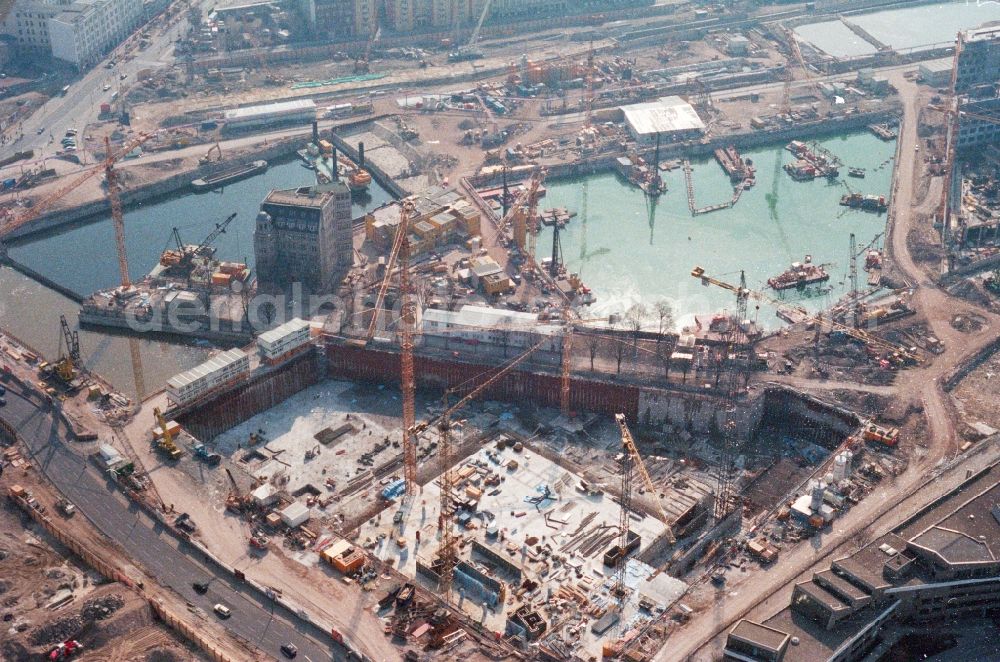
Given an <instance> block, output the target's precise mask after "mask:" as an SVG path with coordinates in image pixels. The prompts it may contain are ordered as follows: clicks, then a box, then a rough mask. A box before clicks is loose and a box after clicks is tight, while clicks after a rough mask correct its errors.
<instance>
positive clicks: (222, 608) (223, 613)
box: [212, 602, 233, 618]
mask: <svg viewBox="0 0 1000 662" xmlns="http://www.w3.org/2000/svg"><path fill="white" fill-rule="evenodd" d="M212 609H214V610H215V613H216V614H218V615H219V616H220V617H221V618H229V617H230V616H232V615H233V610H232V609H230V608H229V607H227V606H226V605H224V604H222V603H221V602H219V603H216V605H215V606H214V607H212Z"/></svg>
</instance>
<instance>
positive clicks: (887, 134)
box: [868, 124, 896, 142]
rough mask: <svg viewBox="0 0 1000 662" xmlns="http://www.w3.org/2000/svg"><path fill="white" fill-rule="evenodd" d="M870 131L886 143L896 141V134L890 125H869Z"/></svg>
mask: <svg viewBox="0 0 1000 662" xmlns="http://www.w3.org/2000/svg"><path fill="white" fill-rule="evenodd" d="M868 130H869V131H871V132H872V133H873V134H875V135H876V136H878V137H879V138H881V139H882V140H885V141H886V142H888V141H890V140H895V139H896V132H895V131H893V130H892V129H891V128H890V127H889V125H888V124H869V125H868Z"/></svg>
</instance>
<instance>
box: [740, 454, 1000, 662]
mask: <svg viewBox="0 0 1000 662" xmlns="http://www.w3.org/2000/svg"><path fill="white" fill-rule="evenodd" d="M997 441H998V439H997V437H993V438H992V439H989V440H986V441H984V442H982V443H997ZM997 613H1000V464H994V465H993V466H991V467H989V468H987V469H985V470H984V471H982V472H980V473H979V474H977V475H975V476H971V477H970V478H969V479H968V480H966V481H965V482H963V483H962V484H961V485H959V486H958V487H957V488H956V489H955V490H953V491H952V492H950V493H949V494H947V495H945V496H944V497H942V498H941V499H938V500H937V501H936V502H934V503H933V504H931V505H930V506H928V507H926V508H925V509H924V510H922V511H920V512H918V513H916V514H915V515H913V516H912V517H911V518H910V519H909V520H907V521H906V522H905V523H904V524H903V525H901V526H900V527H898V528H897V529H895V530H894V531H892V532H891V533H888V534H886V535H884V536H882V537H880V538H878V539H876V540H875V541H873V542H872V543H870V544H868V545H866V546H864V547H862V548H861V549H860V550H858V551H857V552H855V553H854V554H852V555H850V556H847V557H844V558H841V559H837V560H835V561H834V562H833V563H832V564H831V566H830V568H828V569H826V570H823V571H821V572H817V573H815V574H814V575H813V577H812V579H810V580H809V581H805V582H801V583H799V584H796V585H795V587H794V589H793V592H792V598H791V604H790V605H789V606H788V607H786V608H785V609H783V610H782V611H781V612H779V613H778V614H776V615H775V616H773V617H772V618H770V619H768V620H766V621H764V623H762V624H761V623H753V622H751V621H740V622H739V623H737V625H736V626H735V627H734V628H733V629H732V630H731V631H730V633H729V636H728V638H727V642H726V649H725V657H724V659H726V660H738V661H740V662H764V661H766V662H800V661H801V662H859V661H860V660H863V659H867V658H868V656H869V655H876V653H875V652H873V651H876V650H877V652H878V653H880V654H884V653H885V652H886V649H887V648H888V647H891V646H892V644H893V643H894V642H895V641H896V640H897V639H898V637H899V636H900V635H901V633H902V632H903V631H904V629H903V628H909V627H924V628H933V627H941V628H945V627H947V626H948V625H949V624H952V623H956V622H960V621H961V620H962V619H969V618H983V617H989V616H991V615H995V614H997ZM899 626H902V627H899ZM786 637H788V638H789V639H786ZM787 641H791V642H792V643H793V645H792V646H788V645H787Z"/></svg>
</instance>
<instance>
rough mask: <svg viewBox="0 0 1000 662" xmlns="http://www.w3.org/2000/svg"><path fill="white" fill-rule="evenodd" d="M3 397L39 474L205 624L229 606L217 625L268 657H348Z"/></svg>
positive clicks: (42, 418)
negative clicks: (209, 558) (287, 646)
mask: <svg viewBox="0 0 1000 662" xmlns="http://www.w3.org/2000/svg"><path fill="white" fill-rule="evenodd" d="M6 399H7V404H6V405H5V406H3V407H0V418H3V420H5V421H6V422H7V423H9V424H10V425H12V426H13V427H14V428H15V429H16V430H18V433H19V434H20V435H21V436H22V437H23V439H24V441H25V443H26V444H27V445H28V447H29V448H30V451H31V452H32V453H33V458H34V459H35V460H36V462H37V464H38V465H39V466H40V467H41V469H42V471H43V473H44V474H45V476H46V477H47V478H48V479H49V480H50V481H51V482H52V483H53V484H54V485H55V486H56V487H57V488H58V489H59V490H60V491H61V492H62V493H63V495H65V497H66V498H68V499H69V500H70V501H72V502H73V503H74V504H76V507H77V509H78V510H79V511H80V512H81V513H83V514H84V515H86V517H87V518H88V519H89V520H90V521H91V522H92V523H93V524H94V525H95V526H96V527H97V528H98V529H99V530H100V531H101V532H102V533H103V534H104V535H106V536H108V537H109V538H111V539H112V540H114V541H116V542H117V543H119V544H120V545H121V546H122V547H123V548H124V549H125V551H126V552H127V553H128V554H129V555H130V556H131V558H132V559H133V560H134V561H135V562H137V563H138V564H140V565H142V566H143V567H144V568H145V569H146V570H148V571H149V572H150V573H151V574H153V575H155V576H156V577H157V580H158V581H159V583H160V584H161V585H163V586H166V587H169V588H171V589H173V590H174V591H176V592H177V593H178V594H180V595H181V596H183V597H184V599H185V600H187V601H188V602H189V603H191V604H192V605H194V606H195V607H199V608H200V609H201V610H203V611H204V612H205V618H206V619H218V617H217V616H216V615H215V613H214V612H213V611H212V606H213V605H214V604H216V603H218V602H221V603H223V604H226V605H228V606H229V607H230V608H231V609H232V616H231V617H230V618H229V619H226V620H225V621H222V623H223V625H224V626H225V627H226V628H228V629H229V630H231V631H232V632H233V633H234V634H236V635H238V636H240V637H242V638H243V639H245V640H247V641H249V642H252V643H253V644H254V645H256V646H257V647H258V648H260V649H261V650H262V651H264V653H266V654H268V655H271V656H273V657H274V658H275V659H283V656H282V655H281V653H280V651H279V647H280V646H281V644H283V643H286V642H291V643H294V644H295V645H296V646H297V647H298V649H299V654H298V659H300V660H311V661H312V662H320V661H321V660H323V661H329V660H336V661H338V662H339V661H340V660H346V659H348V658H347V655H346V650H344V649H342V648H339V647H338V648H336V649H334V648H333V647H332V645H331V644H330V643H327V642H329V639H328V638H327V637H326V635H325V634H324V633H323V632H320V631H319V630H318V629H317V628H315V627H313V626H312V625H310V624H308V623H305V622H303V621H301V620H300V619H298V618H297V617H296V616H295V615H294V614H292V613H291V612H290V611H288V610H287V609H285V608H284V607H282V606H280V605H278V604H276V603H274V602H272V601H271V600H270V599H268V598H266V597H264V596H261V595H258V592H257V591H255V590H253V589H251V588H250V587H248V586H244V585H243V584H241V583H240V582H237V581H236V580H235V578H233V577H232V576H230V575H229V574H228V573H224V572H222V571H221V570H219V569H218V568H217V567H216V566H215V565H214V564H210V563H201V562H200V560H199V559H198V554H200V552H198V550H197V549H196V548H194V547H193V546H191V545H190V544H188V543H186V542H184V541H182V540H180V539H179V538H178V537H176V536H175V535H174V534H173V533H172V532H171V531H170V530H169V529H167V528H166V527H164V526H163V525H161V524H160V523H159V522H157V521H155V520H153V519H152V518H150V517H149V516H148V515H146V513H145V512H144V511H142V510H141V509H140V508H139V507H138V506H136V505H135V504H133V503H131V502H130V501H128V499H127V498H126V497H125V496H123V495H122V494H121V493H120V492H119V491H118V489H117V488H116V487H115V485H114V483H113V482H112V481H109V480H106V479H105V478H104V477H103V476H101V474H100V472H99V471H98V469H97V468H96V467H95V466H94V465H93V464H92V463H90V462H88V461H87V460H86V459H85V458H84V457H82V456H81V455H78V454H77V453H76V452H74V451H73V450H72V449H70V448H69V447H68V446H67V443H66V442H65V439H66V438H67V434H68V433H67V430H66V429H65V427H64V426H63V424H62V423H61V422H60V421H59V420H58V419H57V418H55V417H54V416H53V414H52V412H51V411H50V410H48V409H45V408H41V406H40V405H39V404H37V402H36V401H34V400H32V399H29V398H27V397H24V396H23V395H22V394H21V393H19V392H18V390H17V387H16V386H11V385H8V388H7V395H6ZM209 580H210V584H209V590H208V592H207V593H206V594H205V595H198V594H197V593H195V591H194V589H193V588H192V587H191V584H192V582H195V581H209ZM324 639H325V640H326V641H325V642H324V643H320V642H321V641H324Z"/></svg>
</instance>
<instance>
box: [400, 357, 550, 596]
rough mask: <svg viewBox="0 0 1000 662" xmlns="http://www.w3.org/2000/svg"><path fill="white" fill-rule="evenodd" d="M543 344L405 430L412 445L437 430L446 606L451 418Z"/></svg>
mask: <svg viewBox="0 0 1000 662" xmlns="http://www.w3.org/2000/svg"><path fill="white" fill-rule="evenodd" d="M546 342H547V339H544V340H541V341H539V342H538V343H536V344H535V345H533V346H531V347H530V348H528V350H527V351H525V352H524V353H523V354H521V355H519V356H517V357H515V358H514V359H513V360H512V361H510V362H509V363H508V364H507V365H506V366H504V367H502V368H501V369H500V370H498V371H497V372H496V373H495V374H494V375H493V376H492V377H490V378H489V379H487V380H486V381H484V382H483V383H481V384H480V385H479V386H477V387H475V388H474V389H472V390H471V391H469V393H467V394H466V395H465V396H464V397H462V398H461V399H460V400H459V401H458V402H456V403H455V404H453V405H451V406H450V407H449V406H448V396H449V395H450V394H451V392H452V391H451V390H449V391H446V392H445V394H444V398H443V405H444V406H443V411H442V412H441V414H439V415H438V416H436V417H434V418H431V419H430V420H427V421H422V422H420V423H417V424H415V425H413V426H412V427H411V428H410V429H409V433H410V437H411V438H412V439H413V441H414V444H415V443H416V439H417V437H418V436H420V435H421V434H422V433H423V432H425V431H426V430H427V429H428V428H430V427H431V426H436V427H437V430H438V435H439V439H438V448H439V450H438V453H439V457H440V458H441V469H442V471H441V478H440V486H441V495H440V496H441V500H440V507H439V512H438V531H439V532H440V534H441V546H440V548H439V550H438V560H439V563H438V577H439V580H438V591H439V592H440V594H441V596H442V597H443V598H444V600H445V602H449V601H450V599H451V582H452V572H453V571H454V569H455V565H456V564H457V563H456V551H455V537H454V532H453V531H452V522H451V519H450V517H449V515H448V512H449V511H450V510H451V506H452V503H451V495H452V492H453V491H454V488H455V476H454V473H453V471H452V469H453V467H452V466H451V464H452V453H451V450H452V449H451V427H452V426H451V416H452V415H453V414H454V413H455V412H457V411H459V410H461V409H462V408H463V407H465V406H466V405H467V404H469V403H470V402H472V401H473V400H474V399H476V398H477V397H479V395H480V394H481V393H483V392H484V391H485V390H486V389H488V388H490V387H491V386H493V384H495V383H497V382H498V381H499V380H501V379H503V377H504V376H505V375H507V374H509V373H510V372H511V371H512V370H513V369H514V368H516V367H517V366H518V365H520V364H521V363H522V362H523V361H525V360H526V359H527V358H528V357H529V356H531V355H532V354H533V353H534V352H535V350H537V349H539V348H541V347H542V345H544V344H545V343H546Z"/></svg>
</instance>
